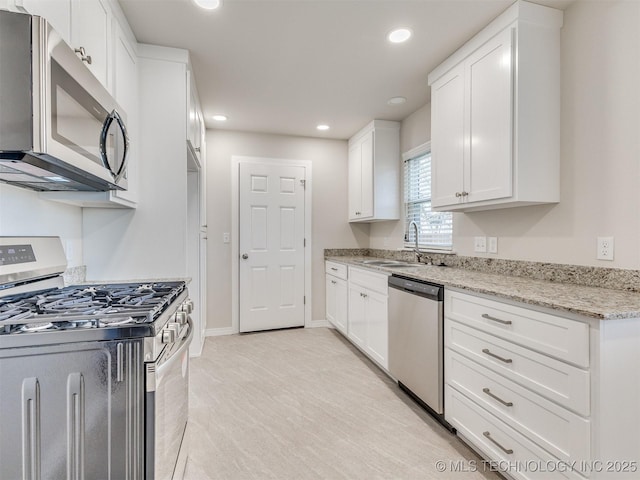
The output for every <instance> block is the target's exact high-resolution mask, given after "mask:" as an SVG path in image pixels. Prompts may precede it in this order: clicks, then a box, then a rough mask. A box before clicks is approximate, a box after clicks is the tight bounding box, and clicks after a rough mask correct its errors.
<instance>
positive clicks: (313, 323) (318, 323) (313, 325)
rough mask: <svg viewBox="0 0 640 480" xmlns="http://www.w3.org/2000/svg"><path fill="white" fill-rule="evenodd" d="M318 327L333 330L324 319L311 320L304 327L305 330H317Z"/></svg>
mask: <svg viewBox="0 0 640 480" xmlns="http://www.w3.org/2000/svg"><path fill="white" fill-rule="evenodd" d="M319 327H324V328H327V327H328V328H333V325H331V324H330V323H329V321H328V320H325V319H322V320H311V321H310V322H309V323H308V324H306V325H305V328H319Z"/></svg>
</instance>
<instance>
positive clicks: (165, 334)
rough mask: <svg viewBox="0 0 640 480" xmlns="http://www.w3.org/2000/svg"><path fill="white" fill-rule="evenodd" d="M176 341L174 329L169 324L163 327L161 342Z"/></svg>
mask: <svg viewBox="0 0 640 480" xmlns="http://www.w3.org/2000/svg"><path fill="white" fill-rule="evenodd" d="M175 341H176V330H175V328H171V326H168V327H165V328H164V329H163V330H162V343H173V342H175Z"/></svg>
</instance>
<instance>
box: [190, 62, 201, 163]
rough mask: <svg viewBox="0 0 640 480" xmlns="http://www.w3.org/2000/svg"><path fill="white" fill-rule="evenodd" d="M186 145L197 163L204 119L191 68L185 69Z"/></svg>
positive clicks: (199, 160) (199, 156)
mask: <svg viewBox="0 0 640 480" xmlns="http://www.w3.org/2000/svg"><path fill="white" fill-rule="evenodd" d="M187 89H188V91H187V145H188V146H189V149H190V152H189V153H190V155H193V156H194V157H195V159H196V162H197V163H198V165H199V164H200V163H201V161H202V146H203V143H204V140H203V130H204V128H203V127H204V121H203V118H202V112H201V109H200V101H199V98H198V90H197V88H196V83H195V79H194V78H193V73H192V71H191V70H189V71H187Z"/></svg>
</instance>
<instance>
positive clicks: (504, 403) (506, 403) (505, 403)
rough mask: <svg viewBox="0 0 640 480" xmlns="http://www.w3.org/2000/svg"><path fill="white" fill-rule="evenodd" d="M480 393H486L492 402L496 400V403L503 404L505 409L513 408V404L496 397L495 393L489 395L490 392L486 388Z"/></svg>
mask: <svg viewBox="0 0 640 480" xmlns="http://www.w3.org/2000/svg"><path fill="white" fill-rule="evenodd" d="M482 391H483V393H486V394H487V395H489V396H490V397H491V398H493V399H494V400H497V401H498V402H500V403H501V404H503V405H504V406H505V407H513V402H505V401H504V400H502V399H501V398H500V397H498V396H497V395H496V394H495V393H491V390H489V389H488V388H483V389H482Z"/></svg>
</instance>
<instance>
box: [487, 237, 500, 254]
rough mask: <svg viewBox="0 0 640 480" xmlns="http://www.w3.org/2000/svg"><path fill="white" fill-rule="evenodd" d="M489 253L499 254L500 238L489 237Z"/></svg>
mask: <svg viewBox="0 0 640 480" xmlns="http://www.w3.org/2000/svg"><path fill="white" fill-rule="evenodd" d="M488 240H489V247H488V250H489V253H498V237H489V238H488Z"/></svg>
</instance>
